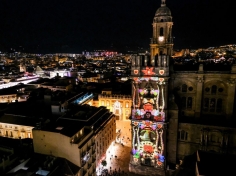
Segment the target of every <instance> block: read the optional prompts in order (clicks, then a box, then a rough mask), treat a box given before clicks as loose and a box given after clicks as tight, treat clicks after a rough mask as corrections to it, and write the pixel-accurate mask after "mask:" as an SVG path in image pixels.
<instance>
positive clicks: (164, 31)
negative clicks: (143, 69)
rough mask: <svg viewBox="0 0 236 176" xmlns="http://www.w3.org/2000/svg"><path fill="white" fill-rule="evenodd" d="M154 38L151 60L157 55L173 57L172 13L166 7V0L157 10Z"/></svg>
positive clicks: (162, 1)
mask: <svg viewBox="0 0 236 176" xmlns="http://www.w3.org/2000/svg"><path fill="white" fill-rule="evenodd" d="M152 26H153V34H152V35H153V36H152V38H151V43H150V49H151V58H153V57H155V56H156V55H161V54H166V55H170V56H171V55H172V50H173V39H172V26H173V22H172V16H171V11H170V9H169V8H168V7H166V3H165V0H161V7H160V8H158V9H157V11H156V14H155V17H154V19H153V23H152Z"/></svg>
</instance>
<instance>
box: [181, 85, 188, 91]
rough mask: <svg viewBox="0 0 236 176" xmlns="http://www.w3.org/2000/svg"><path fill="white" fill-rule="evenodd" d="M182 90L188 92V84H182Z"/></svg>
mask: <svg viewBox="0 0 236 176" xmlns="http://www.w3.org/2000/svg"><path fill="white" fill-rule="evenodd" d="M182 92H187V85H186V84H183V85H182Z"/></svg>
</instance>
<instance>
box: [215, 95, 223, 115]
mask: <svg viewBox="0 0 236 176" xmlns="http://www.w3.org/2000/svg"><path fill="white" fill-rule="evenodd" d="M221 111H222V99H221V98H219V99H218V100H217V105H216V112H221Z"/></svg>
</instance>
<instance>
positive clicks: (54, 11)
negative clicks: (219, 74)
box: [0, 0, 236, 53]
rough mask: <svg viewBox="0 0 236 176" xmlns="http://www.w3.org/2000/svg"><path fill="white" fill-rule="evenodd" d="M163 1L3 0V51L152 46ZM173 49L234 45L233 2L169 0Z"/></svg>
mask: <svg viewBox="0 0 236 176" xmlns="http://www.w3.org/2000/svg"><path fill="white" fill-rule="evenodd" d="M160 3H161V0H1V1H0V21H1V23H0V49H1V50H3V49H5V50H7V49H9V48H11V47H12V48H16V49H18V48H19V46H22V47H23V48H25V51H34V52H66V51H67V52H75V53H79V52H81V51H82V50H90V51H91V50H94V49H112V48H113V49H114V50H116V49H127V48H135V47H144V48H147V49H148V48H149V41H150V38H151V37H152V25H151V24H152V20H153V17H154V14H155V12H156V10H157V8H158V7H160ZM166 3H167V6H168V7H169V8H170V10H171V12H172V16H173V22H174V26H173V36H175V39H174V47H175V48H198V47H208V46H217V45H223V44H230V43H236V23H235V21H236V20H235V18H236V10H235V6H234V5H233V0H224V1H219V0H167V2H166Z"/></svg>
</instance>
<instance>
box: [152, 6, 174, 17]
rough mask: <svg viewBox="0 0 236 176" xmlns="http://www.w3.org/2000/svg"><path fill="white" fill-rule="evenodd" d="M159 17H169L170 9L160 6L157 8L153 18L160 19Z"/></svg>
mask: <svg viewBox="0 0 236 176" xmlns="http://www.w3.org/2000/svg"><path fill="white" fill-rule="evenodd" d="M160 16H171V12H170V9H169V8H168V7H166V6H161V7H160V8H158V9H157V11H156V14H155V17H160Z"/></svg>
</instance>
